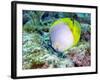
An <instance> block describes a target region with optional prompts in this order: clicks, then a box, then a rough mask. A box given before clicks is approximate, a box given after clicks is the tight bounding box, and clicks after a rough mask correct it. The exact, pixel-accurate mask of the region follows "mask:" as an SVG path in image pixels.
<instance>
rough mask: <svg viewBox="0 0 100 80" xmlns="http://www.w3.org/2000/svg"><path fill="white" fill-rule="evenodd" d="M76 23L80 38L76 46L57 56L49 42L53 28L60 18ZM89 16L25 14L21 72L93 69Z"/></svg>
mask: <svg viewBox="0 0 100 80" xmlns="http://www.w3.org/2000/svg"><path fill="white" fill-rule="evenodd" d="M65 17H68V18H71V19H75V20H77V21H78V22H79V23H80V25H81V34H80V35H81V36H80V40H79V42H78V44H77V45H75V46H73V47H71V48H69V49H68V50H67V51H65V52H58V51H56V50H55V49H54V48H53V47H52V42H51V41H50V37H49V36H50V34H49V31H50V27H51V24H52V23H53V22H54V21H56V20H58V19H60V18H65ZM90 17H91V15H90V14H88V13H65V12H48V11H46V12H43V11H31V10H28V11H27V10H23V33H22V68H23V69H37V68H41V69H46V68H67V67H82V66H90V65H91V27H90V25H91V24H90Z"/></svg>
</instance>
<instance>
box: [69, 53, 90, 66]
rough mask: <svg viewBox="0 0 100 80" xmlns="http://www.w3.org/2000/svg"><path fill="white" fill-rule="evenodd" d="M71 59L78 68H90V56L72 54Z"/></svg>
mask: <svg viewBox="0 0 100 80" xmlns="http://www.w3.org/2000/svg"><path fill="white" fill-rule="evenodd" d="M70 58H71V59H72V61H73V62H74V64H75V66H76V67H80V66H90V65H91V57H90V55H89V54H75V53H72V54H71V55H70Z"/></svg>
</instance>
